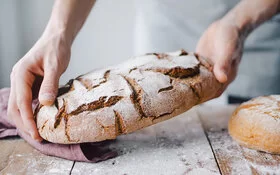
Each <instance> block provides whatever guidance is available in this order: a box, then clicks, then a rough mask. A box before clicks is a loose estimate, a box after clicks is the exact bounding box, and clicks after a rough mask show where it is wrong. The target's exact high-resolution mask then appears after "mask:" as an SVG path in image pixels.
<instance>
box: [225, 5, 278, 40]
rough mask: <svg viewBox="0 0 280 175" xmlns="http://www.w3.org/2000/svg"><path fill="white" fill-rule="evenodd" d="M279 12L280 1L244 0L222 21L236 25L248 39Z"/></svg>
mask: <svg viewBox="0 0 280 175" xmlns="http://www.w3.org/2000/svg"><path fill="white" fill-rule="evenodd" d="M279 11H280V0H242V1H241V2H240V3H238V4H237V5H236V6H235V7H234V8H233V9H232V10H231V11H230V12H229V13H228V14H226V15H225V16H224V17H223V19H222V20H223V21H226V22H229V23H231V24H233V25H236V27H237V28H238V29H239V31H240V33H242V35H243V36H244V37H246V36H247V35H248V34H249V33H250V32H251V31H252V30H253V29H255V28H256V27H257V26H259V25H260V24H262V23H263V22H265V21H266V20H269V19H270V18H272V17H273V16H274V15H276V14H277V13H279Z"/></svg>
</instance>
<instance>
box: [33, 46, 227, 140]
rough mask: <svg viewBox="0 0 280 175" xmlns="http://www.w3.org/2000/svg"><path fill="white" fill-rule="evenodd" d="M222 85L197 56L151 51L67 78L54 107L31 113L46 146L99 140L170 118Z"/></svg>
mask: <svg viewBox="0 0 280 175" xmlns="http://www.w3.org/2000/svg"><path fill="white" fill-rule="evenodd" d="M221 87H222V85H221V84H220V83H218V81H217V80H216V79H215V77H214V75H213V73H212V65H211V63H210V62H209V61H207V60H206V59H204V58H202V57H199V56H197V55H196V54H192V53H187V52H186V51H184V50H181V51H177V52H173V53H165V54H157V53H152V54H147V55H144V56H139V57H134V58H132V59H129V60H128V61H126V62H124V63H122V64H119V65H117V66H112V67H108V68H106V69H100V70H95V71H93V72H89V73H87V74H85V75H82V76H79V77H77V78H75V79H72V80H70V81H69V82H68V83H67V84H66V85H65V86H64V87H62V88H60V89H59V94H58V97H57V99H56V101H55V104H54V105H53V106H42V105H39V106H38V107H37V109H36V110H35V114H34V115H35V119H36V123H37V128H38V131H39V133H40V135H41V136H42V137H43V138H44V139H46V140H48V141H50V142H55V143H62V144H69V143H81V142H97V141H102V140H106V139H114V138H116V137H117V136H118V135H121V134H127V133H130V132H133V131H136V130H139V129H141V128H144V127H147V126H150V125H153V124H155V123H158V122H161V121H164V120H167V119H170V118H171V117H174V116H176V115H179V114H181V113H183V112H185V111H186V110H188V109H190V108H191V107H193V106H194V105H196V104H199V103H202V102H204V101H206V100H209V99H212V98H214V97H215V96H216V95H217V92H218V91H219V89H220V88H221Z"/></svg>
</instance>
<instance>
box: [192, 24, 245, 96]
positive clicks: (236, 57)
mask: <svg viewBox="0 0 280 175" xmlns="http://www.w3.org/2000/svg"><path fill="white" fill-rule="evenodd" d="M244 40H245V35H243V34H242V32H240V31H239V29H238V28H237V27H236V26H235V25H233V24H231V23H230V22H228V21H225V20H219V21H216V22H214V23H212V24H211V25H210V26H209V27H208V29H207V30H206V31H205V32H204V34H203V35H202V36H201V38H200V40H199V42H198V44H197V47H196V53H197V54H199V55H201V56H203V57H205V58H207V59H209V60H210V61H212V63H213V72H214V75H215V77H216V79H217V80H218V81H219V82H220V83H223V87H222V88H221V89H220V90H219V92H218V94H217V96H219V95H221V93H222V92H223V91H224V90H225V88H226V87H227V85H228V84H229V83H231V82H232V81H233V80H234V79H235V77H236V74H237V70H238V65H239V62H240V60H241V56H242V51H243V45H244Z"/></svg>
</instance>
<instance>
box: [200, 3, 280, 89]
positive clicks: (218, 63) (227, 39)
mask: <svg viewBox="0 0 280 175" xmlns="http://www.w3.org/2000/svg"><path fill="white" fill-rule="evenodd" d="M279 11H280V0H242V1H240V2H239V3H238V4H237V5H236V6H235V7H234V8H233V9H232V10H230V11H229V12H228V13H227V14H226V15H225V16H224V17H223V18H222V19H220V20H218V21H216V22H214V23H212V24H211V25H210V26H209V27H208V29H207V30H206V31H205V32H204V34H203V35H202V36H201V38H200V40H199V42H198V44H197V47H196V52H197V53H198V54H200V55H202V56H204V57H206V58H209V59H210V60H212V62H213V63H214V70H213V71H214V74H215V76H216V78H217V80H218V81H220V82H221V83H224V85H225V86H224V88H223V89H222V90H221V92H222V91H223V90H224V89H225V88H226V86H227V85H228V84H229V83H230V82H232V81H233V80H234V78H235V76H236V74H237V69H238V65H239V62H240V60H241V57H242V52H243V45H244V42H245V39H246V38H247V36H248V35H249V34H250V33H251V32H252V31H253V30H254V29H255V28H256V27H257V26H259V25H261V24H262V23H263V22H265V21H267V20H269V19H270V18H272V17H273V16H274V15H276V14H277V13H279Z"/></svg>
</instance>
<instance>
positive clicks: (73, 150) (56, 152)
mask: <svg viewBox="0 0 280 175" xmlns="http://www.w3.org/2000/svg"><path fill="white" fill-rule="evenodd" d="M9 94H10V89H9V88H4V89H0V139H2V138H6V137H12V136H20V137H22V138H23V139H24V140H25V141H26V142H28V143H29V144H30V145H31V146H33V147H34V148H35V149H37V150H39V151H40V152H41V153H43V154H46V155H50V156H55V157H60V158H64V159H68V160H74V161H82V162H98V161H103V160H107V159H109V158H113V157H116V156H117V152H116V151H113V150H110V149H109V145H110V142H112V141H104V142H98V143H82V144H69V145H61V144H55V143H50V142H47V141H45V140H44V141H42V142H37V141H35V140H33V139H32V138H31V137H30V136H29V135H27V134H25V133H24V132H20V131H19V130H18V129H16V127H15V126H14V125H13V124H12V123H11V122H9V119H8V116H7V107H8V100H9ZM35 106H36V101H33V108H34V107H35Z"/></svg>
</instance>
